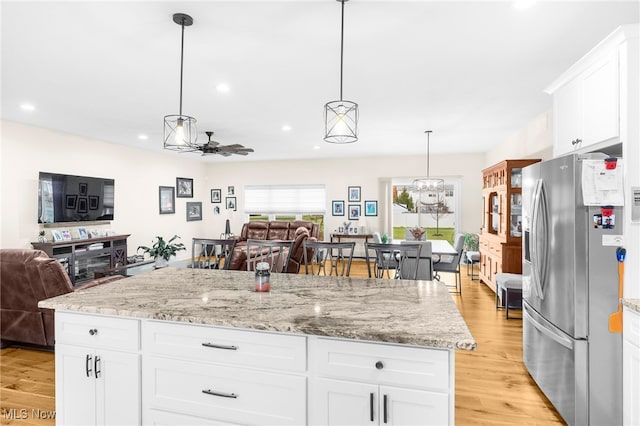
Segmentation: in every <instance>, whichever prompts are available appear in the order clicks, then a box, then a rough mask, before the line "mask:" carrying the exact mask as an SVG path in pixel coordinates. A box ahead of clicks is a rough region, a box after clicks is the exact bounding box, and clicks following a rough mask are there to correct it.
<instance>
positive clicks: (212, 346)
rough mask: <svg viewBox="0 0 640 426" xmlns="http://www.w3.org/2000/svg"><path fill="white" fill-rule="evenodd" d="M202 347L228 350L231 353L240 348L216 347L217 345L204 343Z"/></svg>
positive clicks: (230, 346) (229, 346)
mask: <svg viewBox="0 0 640 426" xmlns="http://www.w3.org/2000/svg"><path fill="white" fill-rule="evenodd" d="M202 346H206V347H207V348H214V349H228V350H231V351H237V350H238V347H237V346H233V345H216V344H215V343H203V344H202Z"/></svg>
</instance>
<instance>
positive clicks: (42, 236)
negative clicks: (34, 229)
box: [38, 229, 47, 243]
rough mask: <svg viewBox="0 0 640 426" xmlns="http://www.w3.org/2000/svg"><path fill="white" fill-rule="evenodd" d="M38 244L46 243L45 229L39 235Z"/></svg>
mask: <svg viewBox="0 0 640 426" xmlns="http://www.w3.org/2000/svg"><path fill="white" fill-rule="evenodd" d="M38 242H41V243H46V242H47V237H46V236H45V235H44V229H43V230H41V231H40V232H39V233H38Z"/></svg>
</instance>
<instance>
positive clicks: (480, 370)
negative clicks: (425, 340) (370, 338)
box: [0, 261, 564, 426]
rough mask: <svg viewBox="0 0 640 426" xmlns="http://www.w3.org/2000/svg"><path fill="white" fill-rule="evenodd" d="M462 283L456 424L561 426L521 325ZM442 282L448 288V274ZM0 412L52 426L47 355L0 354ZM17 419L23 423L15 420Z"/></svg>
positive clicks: (355, 272)
mask: <svg viewBox="0 0 640 426" xmlns="http://www.w3.org/2000/svg"><path fill="white" fill-rule="evenodd" d="M351 275H352V276H366V275H367V272H366V267H365V264H364V262H358V261H354V264H353V266H352V270H351ZM462 277H463V280H462V295H461V296H460V295H453V294H452V297H453V299H454V301H455V302H456V304H457V305H458V309H459V310H460V312H461V314H462V316H463V317H464V319H465V321H466V323H467V326H468V327H469V329H470V330H471V334H473V336H474V338H475V340H476V342H477V344H478V350H477V351H473V352H470V351H457V352H456V366H455V368H456V412H455V416H456V424H457V425H556V424H557V425H562V424H564V422H563V421H562V418H561V417H560V416H559V415H558V414H557V412H556V411H555V409H554V408H553V406H552V405H551V403H550V402H549V401H548V400H547V399H546V397H545V396H544V394H542V392H540V390H539V389H538V387H537V386H536V385H535V383H534V382H533V380H532V379H531V377H530V376H529V374H528V373H527V371H526V369H525V367H524V364H523V363H522V321H521V320H519V319H509V320H506V319H505V317H504V311H502V310H500V311H496V309H495V305H494V303H495V302H494V300H495V299H494V298H495V294H494V293H493V291H491V289H489V288H488V287H487V286H486V285H484V284H481V283H480V282H479V281H471V280H470V279H469V278H468V277H467V275H466V268H463V273H462ZM442 279H443V280H444V281H445V282H447V283H453V275H451V274H443V276H442ZM517 315H519V312H518V311H514V317H515V316H517ZM0 406H1V412H0V424H2V425H21V426H29V425H54V424H55V421H54V420H53V419H51V418H49V419H47V418H36V417H37V416H36V414H37V413H38V410H39V412H40V415H41V417H46V415H47V414H48V413H50V412H52V411H53V410H55V397H54V355H53V353H50V352H42V351H35V350H29V349H17V348H5V349H2V350H0ZM11 409H15V410H16V411H10V410H11ZM20 410H26V411H20ZM33 410H35V411H33ZM12 414H14V415H13V418H9V417H12ZM22 414H26V415H25V416H24V417H26V418H24V419H18V418H17V417H22Z"/></svg>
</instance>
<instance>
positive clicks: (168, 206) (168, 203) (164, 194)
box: [158, 186, 176, 214]
mask: <svg viewBox="0 0 640 426" xmlns="http://www.w3.org/2000/svg"><path fill="white" fill-rule="evenodd" d="M158 199H159V201H160V214H173V213H175V212H176V192H175V188H174V187H173V186H161V187H160V188H159V194H158Z"/></svg>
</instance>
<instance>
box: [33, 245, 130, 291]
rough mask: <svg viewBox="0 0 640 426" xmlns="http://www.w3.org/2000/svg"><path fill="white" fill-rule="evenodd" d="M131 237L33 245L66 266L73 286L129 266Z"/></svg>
mask: <svg viewBox="0 0 640 426" xmlns="http://www.w3.org/2000/svg"><path fill="white" fill-rule="evenodd" d="M130 235H131V234H125V235H111V236H108V237H99V238H88V239H83V240H81V239H74V240H69V241H55V242H48V243H40V242H32V243H31V245H32V246H33V248H34V249H37V250H42V251H44V252H45V253H47V255H49V257H52V258H54V259H58V261H60V263H62V265H63V266H64V267H65V269H66V270H67V273H68V274H69V278H70V279H71V284H73V285H74V286H75V285H78V284H81V283H83V282H85V281H89V280H92V279H93V278H94V272H95V271H98V270H105V269H110V268H115V267H117V266H124V265H126V264H127V238H128V237H129V236H130Z"/></svg>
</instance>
